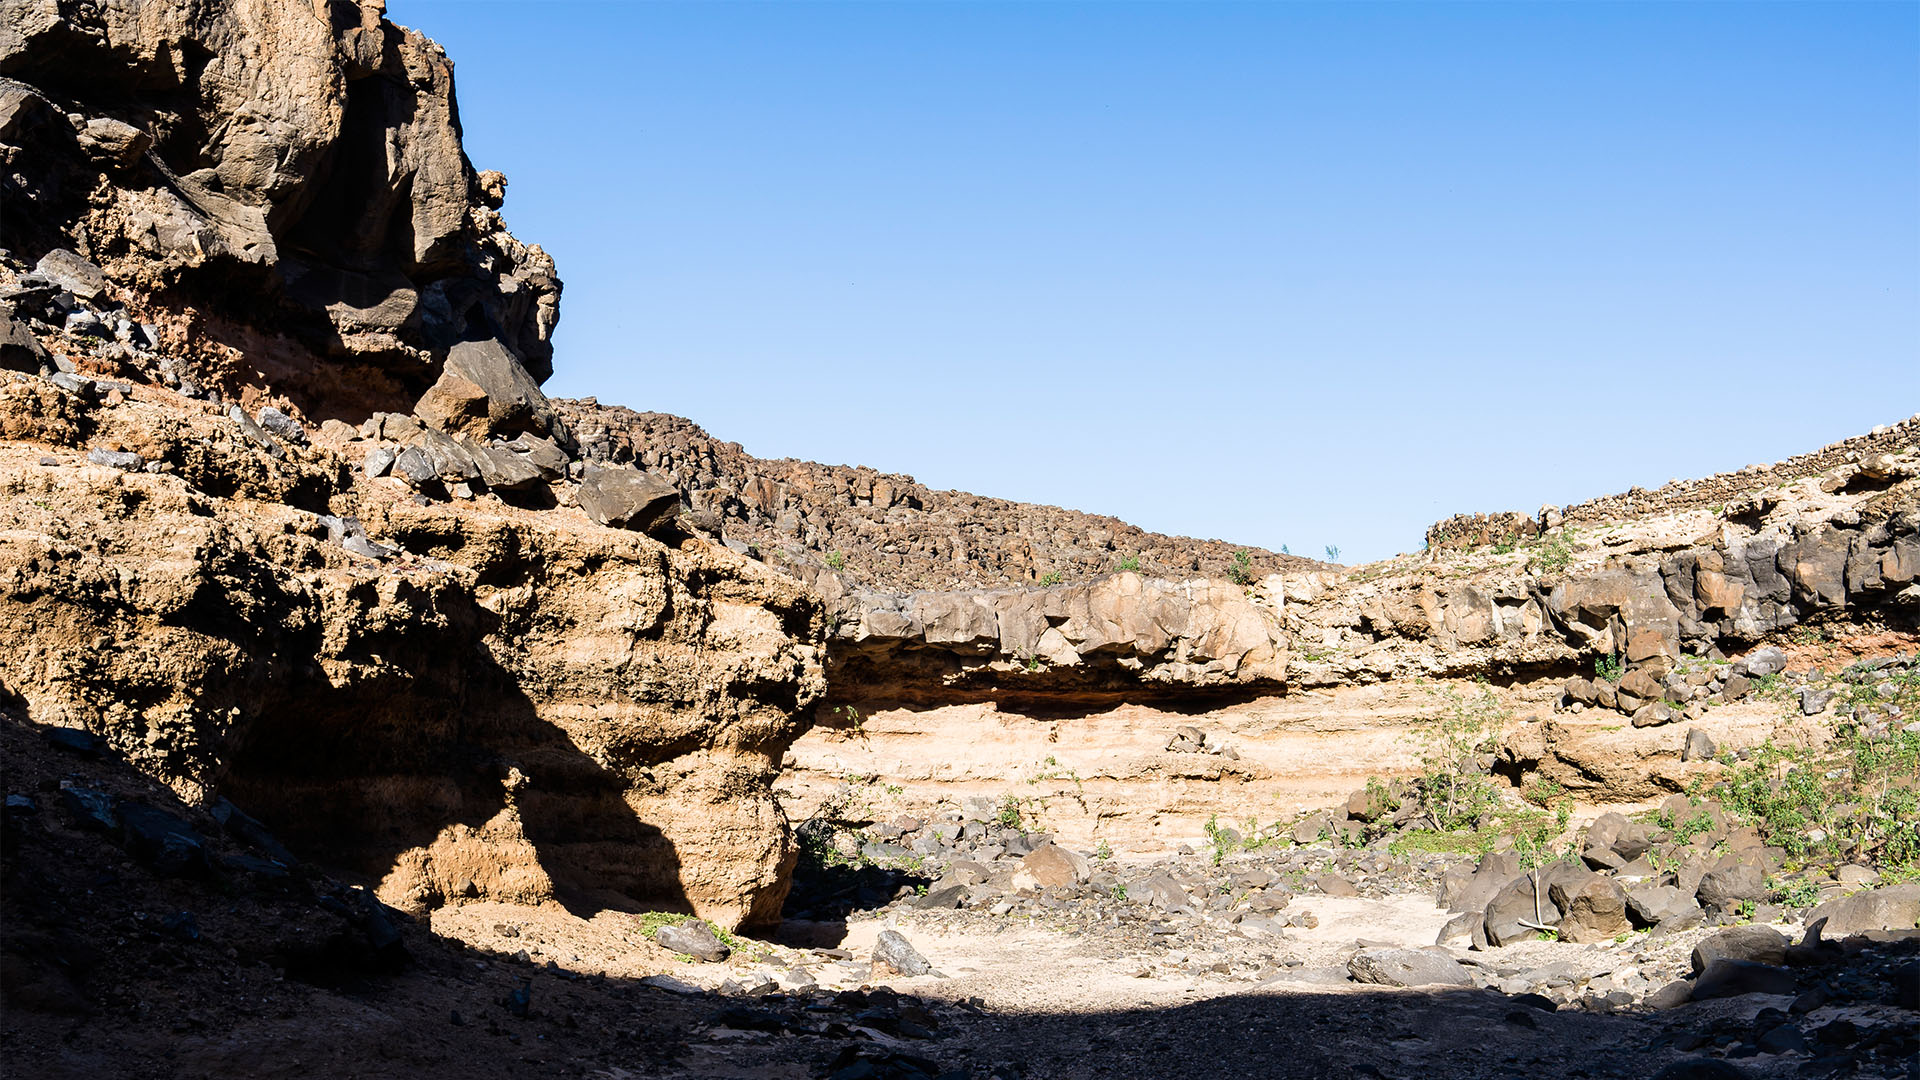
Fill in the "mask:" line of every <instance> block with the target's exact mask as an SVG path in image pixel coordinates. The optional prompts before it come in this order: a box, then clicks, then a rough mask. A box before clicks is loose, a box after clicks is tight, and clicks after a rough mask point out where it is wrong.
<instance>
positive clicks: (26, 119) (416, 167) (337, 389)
mask: <svg viewBox="0 0 1920 1080" xmlns="http://www.w3.org/2000/svg"><path fill="white" fill-rule="evenodd" d="M383 10H384V5H382V4H381V3H378V2H374V0H369V2H358V3H356V2H352V0H339V2H334V3H329V4H314V3H311V2H310V0H217V2H213V3H189V2H187V0H146V2H141V3H132V4H99V5H91V4H89V5H72V4H62V3H56V2H55V0H0V164H4V165H5V168H4V169H0V198H4V199H5V200H6V202H7V203H8V218H9V226H8V231H9V237H8V246H9V247H10V248H13V249H14V250H15V253H16V254H21V253H25V254H27V255H28V256H29V257H30V258H37V257H38V256H39V255H40V254H41V253H42V252H45V251H48V250H52V249H57V248H76V249H77V250H78V251H79V253H80V254H82V255H85V256H87V257H89V258H90V259H91V260H92V261H93V262H95V263H97V264H99V265H100V266H101V267H102V268H103V269H104V270H105V272H106V277H107V279H108V280H109V281H111V282H113V283H114V284H115V285H116V286H117V287H118V288H119V289H120V290H122V291H123V292H125V293H126V294H127V295H128V297H129V298H130V299H133V300H134V302H135V303H136V304H137V305H139V306H140V307H142V309H143V310H144V312H145V314H148V315H151V316H152V319H151V320H150V321H152V322H154V323H156V324H158V325H160V326H162V327H164V328H167V330H168V332H169V335H170V340H169V341H168V345H169V346H170V347H173V348H174V349H175V350H176V351H178V352H179V353H180V354H181V355H182V356H183V357H196V358H198V359H199V360H201V362H202V363H203V365H204V366H205V367H206V369H207V370H205V371H204V372H203V373H202V375H203V376H204V377H203V378H202V381H203V382H205V383H206V384H208V385H219V384H220V383H221V382H223V381H225V382H246V381H249V380H251V381H253V382H256V383H259V382H271V383H272V384H273V385H274V387H275V388H276V389H277V390H279V391H280V392H282V393H286V394H289V395H292V396H293V397H295V398H296V399H298V400H300V401H301V402H302V403H303V405H304V406H305V407H306V408H308V409H309V411H312V412H317V413H320V414H323V415H349V414H351V413H353V412H355V411H357V412H358V414H359V415H358V416H353V417H351V418H352V419H354V420H356V421H357V420H358V419H359V418H362V417H364V416H365V414H366V413H367V412H369V411H372V409H373V408H377V407H381V406H383V405H385V406H392V405H394V404H404V405H411V403H412V401H413V399H414V398H415V397H417V396H418V394H419V393H420V391H421V390H422V389H424V388H425V387H426V386H427V385H428V384H430V383H432V382H433V379H434V376H435V375H436V374H437V372H438V368H439V364H440V362H441V360H442V359H443V358H444V355H445V350H446V349H447V348H448V347H449V346H451V345H453V344H455V343H457V342H460V341H463V340H467V339H470V338H493V337H497V338H499V339H500V340H501V341H503V342H504V343H505V344H506V346H507V347H508V348H510V349H511V350H512V351H513V353H514V354H515V356H517V358H518V359H519V360H520V362H521V363H522V364H524V365H525V367H526V368H527V370H529V371H531V372H533V373H534V375H535V376H536V377H537V378H544V377H545V376H546V375H548V374H550V373H551V371H552V347H551V345H550V343H549V337H550V335H551V333H552V330H553V326H554V323H555V322H556V321H557V319H558V317H559V307H558V302H559V294H560V282H559V280H558V278H556V277H555V276H554V267H553V262H552V260H551V259H550V258H548V257H547V255H546V254H545V253H544V252H542V251H541V250H540V249H539V248H538V247H537V246H536V247H528V246H526V245H523V244H521V243H519V242H518V241H517V240H515V239H514V238H513V237H512V236H511V235H510V234H509V233H508V232H507V231H506V229H505V226H504V225H503V224H502V221H501V218H500V216H499V214H498V213H497V212H496V208H497V207H498V206H499V199H500V194H501V188H502V186H503V184H504V180H502V179H501V178H500V177H499V175H498V174H497V173H496V174H490V175H489V177H488V181H487V182H485V183H483V182H482V180H481V176H480V174H477V173H476V172H475V171H474V169H473V167H472V165H471V164H469V163H468V161H467V158H466V156H465V154H464V153H463V151H462V149H461V143H460V123H459V114H458V109H457V107H456V105H455V103H454V92H453V65H452V63H451V62H450V61H449V60H448V59H447V57H446V55H445V54H444V53H443V52H442V51H441V50H440V48H439V46H437V45H435V44H434V43H433V42H431V41H429V40H428V39H426V38H425V37H423V36H421V35H420V34H418V33H415V32H414V31H411V30H407V29H404V28H402V27H398V26H395V25H394V24H392V23H390V22H388V21H386V20H385V19H384V18H383V17H382V16H383ZM168 316H171V318H170V317H168ZM278 333H286V334H290V335H292V336H293V337H295V338H297V339H300V340H301V341H303V342H304V343H305V344H307V345H309V346H316V347H319V348H321V349H324V350H325V351H326V352H327V353H328V354H329V355H330V356H331V357H332V358H333V360H334V361H335V362H334V363H332V364H322V365H318V366H317V367H316V366H314V365H311V364H309V363H307V362H306V360H307V359H308V358H307V357H306V355H305V354H304V353H303V352H299V351H289V350H287V349H285V348H277V347H274V346H273V337H274V335H275V334H278Z"/></svg>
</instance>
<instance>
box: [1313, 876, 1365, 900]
mask: <svg viewBox="0 0 1920 1080" xmlns="http://www.w3.org/2000/svg"><path fill="white" fill-rule="evenodd" d="M1314 884H1315V885H1317V886H1319V888H1320V891H1321V892H1323V893H1326V894H1327V895H1328V896H1359V895H1360V890H1359V889H1356V888H1354V887H1353V882H1351V881H1348V880H1347V879H1346V878H1343V877H1341V876H1340V875H1339V874H1321V875H1320V876H1319V877H1318V878H1316V879H1315V880H1314Z"/></svg>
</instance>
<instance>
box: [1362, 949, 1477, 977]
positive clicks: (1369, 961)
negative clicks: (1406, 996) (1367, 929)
mask: <svg viewBox="0 0 1920 1080" xmlns="http://www.w3.org/2000/svg"><path fill="white" fill-rule="evenodd" d="M1347 974H1349V975H1351V976H1352V977H1353V981H1354V982H1362V983H1373V984H1375V985H1378V986H1472V985H1473V979H1472V978H1471V977H1470V976H1468V975H1467V973H1466V970H1465V969H1463V968H1462V967H1461V966H1460V965H1459V964H1458V963H1456V962H1455V961H1454V959H1453V958H1452V957H1451V956H1448V955H1446V954H1445V953H1442V952H1429V951H1427V950H1426V949H1362V950H1360V951H1359V952H1357V953H1355V954H1354V956H1353V959H1351V960H1349V961H1347Z"/></svg>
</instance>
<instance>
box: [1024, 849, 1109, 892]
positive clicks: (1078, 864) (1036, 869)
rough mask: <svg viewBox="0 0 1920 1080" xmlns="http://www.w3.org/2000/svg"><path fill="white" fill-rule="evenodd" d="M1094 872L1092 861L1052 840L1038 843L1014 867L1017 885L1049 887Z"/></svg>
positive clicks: (1063, 883) (1031, 887) (1037, 887)
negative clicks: (1015, 868) (1015, 867)
mask: <svg viewBox="0 0 1920 1080" xmlns="http://www.w3.org/2000/svg"><path fill="white" fill-rule="evenodd" d="M1092 875H1093V867H1092V864H1091V863H1089V862H1088V861H1087V857H1086V856H1084V855H1082V854H1080V853H1079V852H1077V851H1069V850H1067V849H1066V848H1063V847H1061V846H1060V845H1058V844H1055V843H1053V842H1051V841H1049V842H1047V843H1044V844H1041V845H1040V846H1039V847H1037V848H1034V849H1033V850H1032V851H1030V852H1028V853H1027V855H1026V857H1025V858H1023V859H1021V860H1020V869H1018V870H1016V871H1014V874H1013V886H1014V888H1016V889H1051V888H1056V887H1058V886H1062V885H1073V884H1076V883H1078V882H1082V881H1085V880H1087V878H1089V877H1091V876H1092Z"/></svg>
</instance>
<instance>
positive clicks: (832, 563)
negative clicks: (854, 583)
mask: <svg viewBox="0 0 1920 1080" xmlns="http://www.w3.org/2000/svg"><path fill="white" fill-rule="evenodd" d="M827 567H828V568H829V569H832V570H845V569H846V568H847V557H846V556H845V555H842V554H840V553H839V552H837V551H829V552H827Z"/></svg>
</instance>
